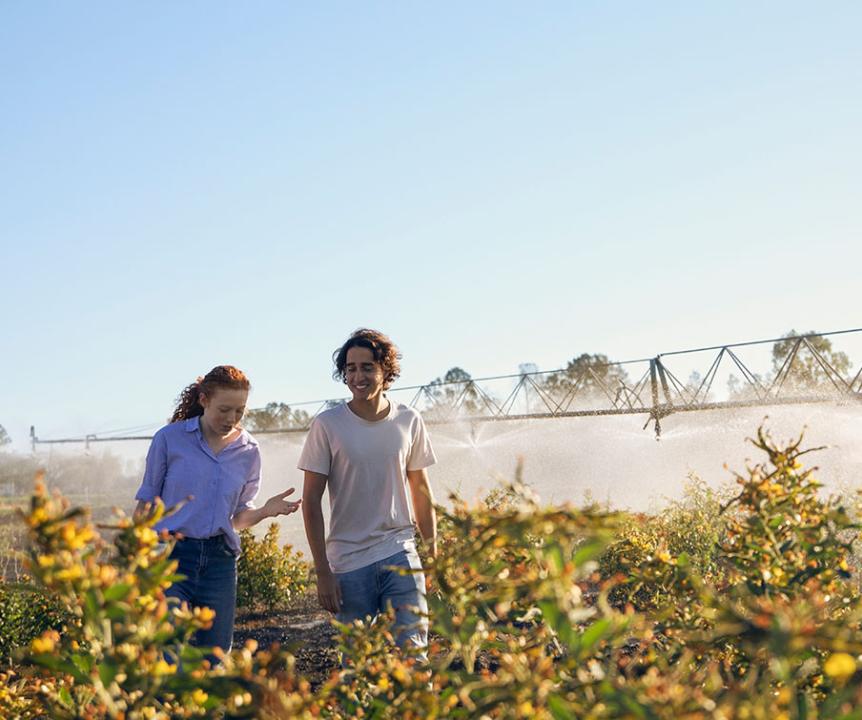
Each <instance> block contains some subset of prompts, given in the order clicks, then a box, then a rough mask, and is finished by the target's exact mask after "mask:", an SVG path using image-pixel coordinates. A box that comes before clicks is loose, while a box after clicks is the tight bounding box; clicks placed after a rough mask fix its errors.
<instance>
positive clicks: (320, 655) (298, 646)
mask: <svg viewBox="0 0 862 720" xmlns="http://www.w3.org/2000/svg"><path fill="white" fill-rule="evenodd" d="M331 617H332V615H331V614H330V613H328V612H326V611H325V610H322V609H321V608H320V606H319V605H318V604H317V595H314V594H307V595H303V596H301V597H299V598H297V600H296V602H295V603H294V604H293V605H291V607H289V608H288V609H286V610H280V611H276V612H252V611H247V610H242V609H239V610H238V611H237V618H236V626H235V627H236V629H235V631H234V641H233V643H234V647H240V646H242V644H243V643H244V642H245V641H246V640H249V639H254V640H256V641H257V643H258V646H259V647H260V648H262V649H263V648H268V647H270V646H272V645H273V644H275V643H278V644H279V645H280V646H281V648H282V649H283V650H289V651H290V652H292V653H293V654H294V656H295V657H296V669H297V671H298V672H299V673H301V674H302V675H304V676H305V677H307V678H308V680H309V682H311V684H312V686H314V687H316V686H317V685H319V684H321V683H323V682H324V681H326V680H327V679H328V678H329V676H330V674H331V673H332V671H333V670H335V669H336V668H337V667H338V651H337V648H336V645H335V641H334V638H333V633H332V627H331V625H330V624H329V620H330V618H331Z"/></svg>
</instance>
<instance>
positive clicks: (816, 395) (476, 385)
mask: <svg viewBox="0 0 862 720" xmlns="http://www.w3.org/2000/svg"><path fill="white" fill-rule="evenodd" d="M849 333H858V334H862V328H856V329H852V330H841V331H837V332H830V333H816V334H807V335H796V336H790V337H782V338H773V339H769V340H756V341H751V342H743V343H731V344H726V345H716V346H711V347H704V348H695V349H691V350H679V351H675V352H669V353H660V354H658V355H656V356H654V357H651V358H644V359H640V360H629V361H625V362H609V363H601V364H591V363H584V364H583V365H582V366H580V367H578V366H577V364H576V363H575V364H570V366H569V367H568V368H565V369H559V370H553V371H545V372H525V373H520V374H515V375H498V376H494V377H486V378H478V379H473V378H470V379H467V380H460V381H453V382H444V381H439V380H438V381H434V382H433V383H428V384H426V385H414V386H409V387H403V388H393V389H392V390H391V391H390V392H391V393H399V394H401V393H408V392H409V393H411V394H412V399H411V400H410V401H409V403H408V404H409V405H410V406H411V407H415V408H417V409H419V410H420V411H421V412H422V413H423V415H424V416H425V418H426V422H428V423H429V424H447V423H454V422H466V423H480V422H494V421H506V420H525V419H532V418H566V417H592V416H609V415H647V416H648V418H647V421H646V423H645V424H644V429H646V427H648V426H649V424H650V423H654V430H655V434H656V438H658V437H660V436H661V421H662V419H664V418H666V417H668V416H669V415H672V414H674V413H679V412H695V411H704V410H721V409H730V408H745V407H768V406H774V405H800V404H810V403H823V402H838V403H851V402H852V403H856V402H860V401H862V366H860V367H859V369H858V370H857V371H856V372H855V374H853V375H849V376H846V377H845V376H844V375H842V373H841V372H840V371H839V370H838V369H837V368H835V367H834V365H833V363H831V362H830V361H829V358H828V357H826V356H825V355H824V353H822V352H820V351H819V350H818V349H817V347H816V343H815V342H814V341H815V340H816V339H822V338H830V337H833V336H837V335H844V334H849ZM779 342H781V343H789V346H788V349H787V352H786V355H785V357H784V359H783V361H782V363H781V365H780V366H779V368H778V369H777V371H776V372H775V374H774V375H773V376H772V377H771V378H770V379H769V380H764V379H763V378H761V377H760V376H759V375H757V374H756V373H754V372H753V371H752V370H751V369H750V368H749V367H748V366H747V365H746V364H745V363H744V362H743V360H742V359H741V358H740V357H739V353H738V349H739V348H741V347H750V346H756V345H764V346H765V345H770V344H772V345H774V344H775V343H779ZM706 352H710V353H711V355H709V358H710V360H709V363H708V366H706V370H705V373H704V374H703V375H702V377H701V379H700V382H699V383H694V384H692V383H688V384H686V383H684V382H683V381H681V380H680V379H679V378H678V377H677V376H676V375H674V373H673V372H671V370H670V368H669V367H668V365H667V362H666V359H667V358H670V357H672V356H680V355H692V354H695V353H706ZM804 357H807V358H809V360H810V362H812V363H814V365H813V366H812V367H816V368H817V369H818V371H819V374H820V380H821V381H820V382H819V383H818V384H817V386H816V387H811V386H810V385H809V386H806V385H805V384H804V383H802V384H800V382H798V381H796V380H795V376H796V375H798V374H799V373H798V369H799V368H800V367H801V366H802V362H803V358H804ZM629 366H634V367H636V368H638V373H639V374H638V375H637V377H638V379H637V381H635V382H630V381H629V380H628V374H627V372H625V368H626V367H629ZM722 366H730V367H732V368H733V369H734V371H736V372H739V374H740V376H741V378H742V380H741V385H740V389H739V390H738V391H737V392H736V393H735V394H734V397H732V398H730V399H727V400H710V391H711V390H712V388H713V385H714V383H715V380H716V377H717V376H718V372H719V369H720V368H721V367H722ZM641 368H642V369H643V370H642V372H641V371H640V370H641ZM612 369H615V370H616V372H610V373H609V371H610V370H612ZM609 374H610V375H612V376H613V381H609V380H608V375H609ZM506 380H509V381H514V382H515V384H514V387H513V388H512V389H511V390H510V391H509V392H508V394H507V395H506V397H505V398H504V399H499V398H496V397H495V396H494V394H493V393H492V392H490V391H489V390H488V385H489V384H490V383H494V382H499V381H506ZM441 396H442V397H441ZM529 398H532V399H533V402H534V404H535V405H536V409H535V410H532V409H530V403H529V401H527V402H526V403H525V400H528V399H529ZM343 400H344V398H341V399H336V400H322V401H321V400H318V401H313V402H304V403H297V404H295V405H290V407H291V408H293V409H296V408H299V407H302V406H315V410H314V412H313V414H309V423H308V424H306V425H303V426H302V427H286V428H277V429H271V430H258V431H255V434H280V433H303V432H306V431H307V430H308V427H309V425H310V423H311V420H312V419H313V418H314V417H315V416H316V415H317V414H319V413H320V412H321V411H323V410H324V409H326V408H328V407H331V406H332V405H333V404H335V403H338V402H342V401H343ZM525 404H526V408H527V409H526V410H524V409H522V406H523V405H525ZM151 438H152V435H125V436H124V435H113V436H110V437H109V436H106V435H96V434H90V435H87V436H85V437H83V438H59V439H52V440H42V439H40V438H38V437H37V435H36V432H35V428H31V441H32V445H33V448H34V450H35V448H36V445H38V444H50V443H75V442H77V443H81V442H83V443H86V444H87V445H88V446H89V444H90V443H93V442H112V441H118V440H149V439H151Z"/></svg>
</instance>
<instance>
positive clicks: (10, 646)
mask: <svg viewBox="0 0 862 720" xmlns="http://www.w3.org/2000/svg"><path fill="white" fill-rule="evenodd" d="M70 622H73V616H72V614H71V613H70V612H69V610H68V609H67V608H66V607H65V606H64V605H63V603H62V602H61V601H59V600H58V599H57V598H56V597H52V596H50V595H48V594H47V593H45V592H44V591H43V590H41V589H40V588H39V587H36V586H32V585H27V584H23V583H0V657H4V658H10V657H11V655H12V653H13V652H14V651H15V650H18V649H19V648H24V647H27V646H28V645H29V644H30V641H31V640H33V638H36V637H38V636H39V635H41V634H42V633H43V632H45V631H47V630H57V631H60V630H63V629H64V628H65V627H66V626H67V624H69V623H70Z"/></svg>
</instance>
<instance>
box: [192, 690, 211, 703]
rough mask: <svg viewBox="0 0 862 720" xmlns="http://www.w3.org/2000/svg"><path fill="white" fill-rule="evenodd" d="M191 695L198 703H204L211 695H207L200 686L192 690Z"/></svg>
mask: <svg viewBox="0 0 862 720" xmlns="http://www.w3.org/2000/svg"><path fill="white" fill-rule="evenodd" d="M191 697H192V700H193V701H194V703H195V704H196V705H203V704H204V703H205V702H206V701H207V698H208V697H209V695H207V694H206V693H205V692H204V691H203V690H201V689H200V688H196V689H195V690H193V691H192V696H191Z"/></svg>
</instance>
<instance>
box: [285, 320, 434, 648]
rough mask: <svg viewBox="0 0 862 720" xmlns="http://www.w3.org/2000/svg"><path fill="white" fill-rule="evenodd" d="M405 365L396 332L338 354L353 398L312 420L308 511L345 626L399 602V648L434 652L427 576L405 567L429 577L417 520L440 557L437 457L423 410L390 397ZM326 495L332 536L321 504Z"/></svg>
mask: <svg viewBox="0 0 862 720" xmlns="http://www.w3.org/2000/svg"><path fill="white" fill-rule="evenodd" d="M399 358H400V355H399V353H398V348H397V347H395V345H394V344H393V342H392V341H391V340H390V339H389V338H388V337H386V335H383V334H382V333H380V332H377V331H375V330H367V329H361V330H357V331H356V332H354V333H353V334H352V335H351V336H350V337H349V338H348V339H347V341H346V342H345V343H344V344H343V345H342V346H341V347H340V348H339V349H338V350H337V351H336V352H335V354H334V355H333V359H334V361H335V371H334V373H333V377H335V378H336V379H338V380H341V381H342V382H344V383H345V384H346V385H347V387H348V389H349V390H350V392H351V394H352V395H353V399H352V400H350V402H348V403H345V404H342V405H337V406H336V407H334V408H331V409H329V410H326V411H324V412H322V413H321V414H320V415H318V416H317V417H316V418H315V420H314V422H313V423H312V426H311V429H310V430H309V433H308V437H307V438H306V441H305V446H304V447H303V449H302V454H301V456H300V459H299V468H300V470H303V471H304V472H305V482H304V486H303V494H302V510H303V516H304V519H305V531H306V534H307V535H308V544H309V546H310V548H311V554H312V556H313V558H314V565H315V568H316V570H317V595H318V599H319V600H320V604H321V605H322V606H323V607H324V608H325V609H326V610H329V611H330V612H333V613H336V615H337V617H338V620H339V621H341V622H350V621H352V620H356V619H363V618H365V617H367V616H371V617H374V616H376V615H377V614H378V613H379V612H382V611H385V610H386V609H387V607H388V605H390V604H391V605H392V607H393V608H394V610H395V627H394V629H393V630H394V633H393V634H394V635H395V636H396V642H397V643H398V645H399V646H404V645H405V644H407V643H408V642H409V643H412V644H413V645H415V646H417V647H425V646H426V645H427V641H428V623H427V619H426V618H425V617H423V615H422V614H423V613H425V612H426V611H427V605H426V601H425V578H424V575H423V574H422V573H421V572H415V573H410V574H401V573H399V572H398V570H397V568H399V567H400V568H411V569H413V570H421V564H420V561H419V555H418V553H417V552H416V543H415V527H414V521H415V524H416V525H418V527H419V533H420V534H421V536H422V540H423V541H424V542H425V543H426V544H427V546H428V549H429V552H430V554H431V556H432V557H433V556H435V555H436V552H437V546H436V543H437V519H436V515H435V512H434V498H433V496H432V493H431V487H430V485H429V483H428V473H427V470H426V468H428V467H429V466H430V465H433V464H434V463H435V462H436V458H435V457H434V451H433V450H432V448H431V443H430V441H429V439H428V434H427V432H426V430H425V423H424V422H423V420H422V417H421V416H420V415H419V413H418V412H417V411H416V410H414V409H413V408H410V407H407V406H406V405H402V404H399V403H396V402H394V401H391V400H390V399H389V398H388V397H387V396H386V393H385V391H386V390H387V389H388V388H389V387H390V385H391V384H392V382H393V381H394V380H395V379H396V378H397V377H398V375H399V373H400V365H399ZM326 488H329V505H330V519H329V534H328V536H325V528H324V521H323V510H322V507H321V501H322V498H323V493H324V490H326ZM324 537H325V540H324ZM416 609H418V610H419V613H417V612H416Z"/></svg>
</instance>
